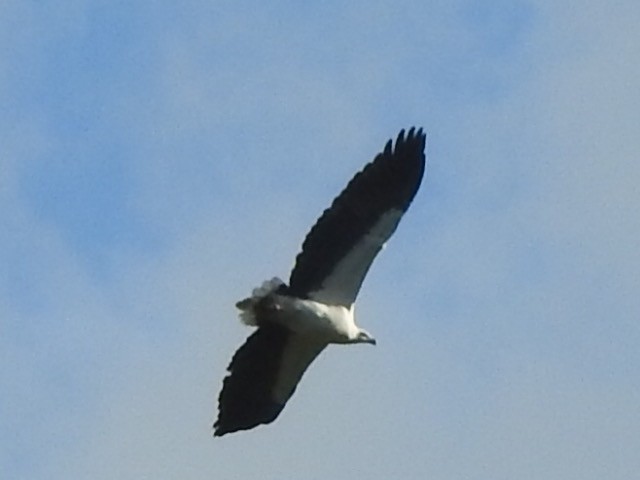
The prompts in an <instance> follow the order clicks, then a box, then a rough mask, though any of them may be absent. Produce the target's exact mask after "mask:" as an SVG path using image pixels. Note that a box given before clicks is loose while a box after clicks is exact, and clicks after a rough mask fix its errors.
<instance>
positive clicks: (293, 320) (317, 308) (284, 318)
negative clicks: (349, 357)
mask: <svg viewBox="0 0 640 480" xmlns="http://www.w3.org/2000/svg"><path fill="white" fill-rule="evenodd" d="M277 301H278V304H279V305H280V306H281V307H282V315H278V321H281V322H282V324H283V325H285V326H286V327H287V328H289V329H291V330H292V331H294V332H296V333H298V334H300V335H305V336H306V335H309V336H313V337H317V338H318V339H320V338H322V339H324V340H326V341H327V342H329V343H344V342H346V341H347V340H349V339H351V338H353V336H354V335H355V334H356V333H357V330H358V329H357V327H356V325H355V322H354V316H353V306H352V307H351V308H346V307H344V306H342V305H326V304H324V303H320V302H316V301H314V300H307V299H300V298H292V297H287V296H280V295H278V300H277Z"/></svg>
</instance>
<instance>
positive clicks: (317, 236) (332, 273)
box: [213, 127, 426, 437]
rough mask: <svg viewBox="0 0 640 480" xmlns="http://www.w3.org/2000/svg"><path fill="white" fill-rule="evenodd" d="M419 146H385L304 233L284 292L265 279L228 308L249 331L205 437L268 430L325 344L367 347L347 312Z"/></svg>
mask: <svg viewBox="0 0 640 480" xmlns="http://www.w3.org/2000/svg"><path fill="white" fill-rule="evenodd" d="M425 143H426V134H425V133H424V132H423V130H422V128H420V129H417V130H416V128H415V127H412V128H411V129H409V130H408V132H406V134H405V130H404V129H403V130H401V131H400V133H399V134H398V136H397V138H396V140H395V144H394V143H393V141H392V140H389V141H388V142H387V143H386V144H385V146H384V149H383V150H382V151H381V152H380V153H378V154H377V155H376V156H375V157H374V159H373V161H371V162H370V163H368V164H367V165H365V167H364V168H363V169H362V170H361V171H359V172H358V173H357V174H356V175H355V176H354V177H353V178H352V179H351V181H349V183H348V184H347V186H346V188H345V189H344V190H343V191H342V192H341V193H340V194H339V195H338V196H337V197H336V198H335V199H334V200H333V202H332V204H331V206H330V207H329V208H327V209H326V210H325V211H324V212H323V213H322V215H321V216H320V218H319V219H318V220H317V222H316V223H315V225H314V226H313V227H312V228H311V230H310V231H309V233H308V234H307V236H306V237H305V239H304V241H303V243H302V249H301V251H300V253H299V254H298V255H297V257H296V260H295V264H294V267H293V270H292V271H291V274H290V277H289V283H288V285H287V284H286V283H285V282H283V281H282V280H280V279H279V278H277V277H274V278H272V279H270V280H268V281H265V282H264V283H263V284H262V285H260V286H259V287H257V288H255V289H253V291H252V294H251V296H250V297H248V298H245V299H244V300H241V301H239V302H237V303H236V307H237V308H238V310H239V311H240V313H239V316H240V320H241V322H242V323H244V324H246V325H249V326H252V327H255V330H254V331H253V333H252V334H251V335H250V336H249V337H248V338H247V340H246V341H245V343H244V344H243V345H242V346H241V347H240V348H239V349H238V350H237V351H236V352H235V353H234V355H233V356H232V358H231V362H230V363H229V366H228V367H227V375H226V376H225V378H224V379H223V382H222V389H221V391H220V394H219V396H218V416H217V419H216V421H215V423H214V424H213V430H214V432H213V435H214V436H215V437H219V436H222V435H225V434H228V433H232V432H237V431H241V430H249V429H252V428H254V427H257V426H259V425H262V424H269V423H271V422H273V421H274V420H275V419H276V418H277V417H278V416H279V415H280V412H282V410H283V408H284V406H285V405H286V403H287V402H288V400H289V399H290V398H291V396H292V395H293V393H294V392H295V390H296V387H297V385H298V382H299V381H300V379H301V378H302V375H303V374H304V372H305V371H306V370H307V368H308V367H309V365H310V364H311V362H313V360H314V359H315V358H316V357H317V356H318V355H319V354H320V353H321V352H322V351H323V350H324V349H325V347H327V346H328V345H329V344H357V343H364V344H372V345H375V344H376V339H375V338H374V337H373V336H372V335H371V334H370V333H369V332H368V331H366V330H364V329H362V328H360V327H358V326H357V325H356V323H355V319H354V302H355V299H356V296H357V295H358V292H359V290H360V287H361V285H362V282H363V280H364V278H365V276H366V274H367V272H368V270H369V267H370V266H371V264H372V262H373V260H374V259H375V257H376V255H377V254H378V252H379V251H380V250H381V249H382V248H383V247H384V246H385V243H386V242H387V240H388V239H389V238H390V237H391V235H392V234H393V233H394V232H395V230H396V228H397V227H398V224H399V222H400V220H401V219H402V216H403V215H404V213H405V212H406V211H407V209H408V208H409V205H410V204H411V202H412V201H413V198H414V197H415V195H416V193H417V191H418V189H419V187H420V184H421V182H422V178H423V176H424V171H425V162H426V160H425Z"/></svg>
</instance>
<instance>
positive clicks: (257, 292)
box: [236, 277, 284, 327]
mask: <svg viewBox="0 0 640 480" xmlns="http://www.w3.org/2000/svg"><path fill="white" fill-rule="evenodd" d="M282 285H284V282H283V281H282V280H280V279H279V278H278V277H273V278H272V279H271V280H266V281H264V282H262V285H260V286H259V287H256V288H254V289H253V291H252V292H251V296H250V297H249V298H245V299H244V300H240V301H239V302H238V303H236V308H238V310H240V321H241V322H242V323H244V324H245V325H249V326H251V327H257V326H258V322H257V320H256V315H255V307H256V305H257V304H258V303H259V302H260V300H262V299H263V298H265V297H266V296H268V295H269V294H271V293H273V292H275V291H276V290H278V289H279V288H280V287H281V286H282Z"/></svg>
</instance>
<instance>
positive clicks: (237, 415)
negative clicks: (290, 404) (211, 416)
mask: <svg viewBox="0 0 640 480" xmlns="http://www.w3.org/2000/svg"><path fill="white" fill-rule="evenodd" d="M325 346H326V343H317V342H313V341H311V340H309V339H305V338H303V337H300V336H299V335H296V334H295V333H293V332H291V331H289V330H287V329H286V328H284V327H282V326H280V325H276V324H265V325H263V326H261V327H259V328H258V329H257V330H256V331H255V332H253V334H252V335H251V336H250V337H249V338H248V339H247V341H246V342H245V343H244V344H243V345H242V346H241V347H240V348H239V349H238V350H237V351H236V353H235V354H234V355H233V358H232V359H231V363H230V364H229V367H228V368H227V370H228V371H229V375H227V377H225V379H224V381H223V384H222V391H221V392H220V396H219V397H218V419H217V420H216V422H215V423H214V425H213V428H214V435H215V436H222V435H224V434H226V433H231V432H235V431H238V430H248V429H251V428H253V427H256V426H258V425H260V424H266V423H271V422H273V421H274V420H275V419H276V418H277V417H278V415H279V414H280V412H281V411H282V409H283V408H284V406H285V405H286V403H287V401H288V400H289V398H290V397H291V395H293V392H294V391H295V389H296V386H297V385H298V382H299V381H300V379H301V378H302V374H303V373H304V372H305V370H306V369H307V367H308V366H309V365H310V364H311V362H312V361H313V359H314V358H316V356H317V355H318V354H319V353H320V352H321V351H322V349H323V348H324V347H325Z"/></svg>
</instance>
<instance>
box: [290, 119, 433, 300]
mask: <svg viewBox="0 0 640 480" xmlns="http://www.w3.org/2000/svg"><path fill="white" fill-rule="evenodd" d="M425 141H426V137H425V135H424V133H423V132H422V129H419V130H417V131H416V130H415V129H414V128H412V129H411V130H409V132H408V133H407V136H406V137H405V132H404V130H402V131H401V132H400V134H399V135H398V138H397V139H396V142H395V146H393V145H392V141H391V140H389V142H387V144H386V146H385V148H384V151H382V152H381V153H379V154H378V155H377V156H376V157H375V159H374V160H373V161H372V162H371V163H369V164H368V165H367V166H365V168H364V169H363V170H362V171H360V172H359V173H358V174H356V175H355V177H353V179H352V180H351V181H350V182H349V184H348V185H347V187H346V188H345V189H344V190H343V191H342V193H341V194H340V195H339V196H338V197H337V198H336V199H335V200H334V201H333V203H332V205H331V207H329V208H328V209H326V210H325V211H324V213H323V214H322V216H321V217H320V218H319V219H318V221H317V222H316V224H315V225H314V226H313V228H312V229H311V231H310V232H309V233H308V235H307V237H306V238H305V240H304V242H303V244H302V251H301V252H300V253H299V254H298V256H297V258H296V264H295V267H294V268H293V271H292V272H291V277H290V280H289V285H290V286H289V294H291V295H295V296H298V297H302V298H305V297H306V298H309V297H311V298H314V299H316V300H319V301H325V302H327V303H331V302H332V301H333V303H337V304H345V305H349V304H350V303H352V302H353V301H354V300H355V297H356V295H357V293H358V291H359V289H360V286H361V284H362V281H363V279H364V276H365V275H366V273H367V271H368V269H369V267H370V265H371V262H373V259H374V258H375V256H376V254H377V253H378V251H379V250H380V248H382V246H383V245H384V242H386V240H387V239H388V238H389V237H390V236H391V235H392V234H393V232H394V231H395V229H396V227H397V225H398V222H399V221H400V218H401V217H402V214H403V213H404V212H405V211H406V210H407V208H408V207H409V204H410V203H411V201H412V200H413V197H414V196H415V194H416V192H417V191H418V188H419V186H420V183H421V181H422V177H423V175H424V169H425V155H424V148H425ZM385 215H387V219H386V220H385ZM380 222H382V224H381V223H380ZM373 231H375V235H374V238H367V236H368V235H369V234H371V233H372V232H373ZM356 247H358V250H357V251H356ZM354 252H355V253H354ZM341 262H342V265H341ZM336 271H340V274H339V275H337V277H340V278H337V277H336V275H334V277H333V278H332V273H334V272H336ZM332 282H333V284H332ZM323 290H324V292H323Z"/></svg>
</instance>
